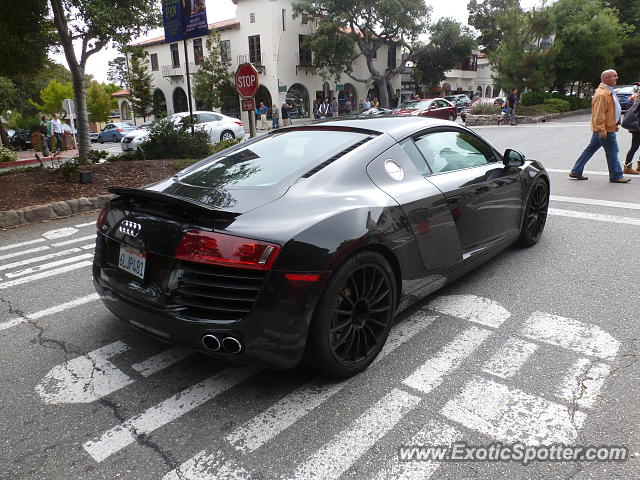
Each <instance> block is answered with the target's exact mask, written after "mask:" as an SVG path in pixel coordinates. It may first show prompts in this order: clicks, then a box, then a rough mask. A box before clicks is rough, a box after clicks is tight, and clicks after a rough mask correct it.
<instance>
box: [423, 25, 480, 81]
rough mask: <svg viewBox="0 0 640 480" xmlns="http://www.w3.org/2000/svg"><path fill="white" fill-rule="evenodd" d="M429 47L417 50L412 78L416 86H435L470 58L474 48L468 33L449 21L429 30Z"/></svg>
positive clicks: (473, 40)
mask: <svg viewBox="0 0 640 480" xmlns="http://www.w3.org/2000/svg"><path fill="white" fill-rule="evenodd" d="M429 31H430V33H431V38H430V39H429V43H428V44H426V45H423V46H420V47H418V48H416V52H415V55H414V61H413V62H414V68H413V72H412V76H413V78H414V80H416V82H418V83H419V84H423V85H427V86H429V87H434V86H438V85H439V84H440V82H441V81H442V80H444V79H445V78H446V77H445V72H446V71H447V70H451V69H452V68H454V67H455V66H456V65H458V64H460V62H461V61H462V60H464V59H465V58H467V57H468V56H469V55H471V52H472V50H473V49H474V48H475V46H476V42H475V39H474V36H473V34H472V33H471V30H470V29H469V28H468V27H466V26H464V25H462V24H461V23H460V22H457V21H455V20H453V19H451V18H443V19H440V20H438V21H437V22H436V23H435V24H434V25H432V26H431V27H429Z"/></svg>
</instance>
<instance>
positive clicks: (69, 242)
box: [52, 234, 96, 247]
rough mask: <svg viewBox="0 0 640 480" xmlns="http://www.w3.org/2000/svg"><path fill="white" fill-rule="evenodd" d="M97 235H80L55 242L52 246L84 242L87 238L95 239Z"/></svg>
mask: <svg viewBox="0 0 640 480" xmlns="http://www.w3.org/2000/svg"><path fill="white" fill-rule="evenodd" d="M95 238H96V235H95V234H93V235H87V236H85V237H79V238H72V239H71V240H65V241H64V242H58V243H54V244H53V245H52V246H54V247H62V246H64V245H69V244H71V243H78V242H84V241H85V240H91V239H93V240H95Z"/></svg>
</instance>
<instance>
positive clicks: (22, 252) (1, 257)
mask: <svg viewBox="0 0 640 480" xmlns="http://www.w3.org/2000/svg"><path fill="white" fill-rule="evenodd" d="M49 248H50V247H48V246H47V245H43V246H41V247H35V248H28V249H26V250H20V251H19V252H12V253H7V254H5V255H0V260H6V259H8V258H16V257H21V256H23V255H27V254H29V253H35V252H42V251H43V250H49Z"/></svg>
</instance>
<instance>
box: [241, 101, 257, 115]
mask: <svg viewBox="0 0 640 480" xmlns="http://www.w3.org/2000/svg"><path fill="white" fill-rule="evenodd" d="M255 109H256V101H255V99H253V98H246V99H243V100H242V111H243V112H253V111H254V110H255Z"/></svg>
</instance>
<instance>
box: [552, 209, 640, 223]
mask: <svg viewBox="0 0 640 480" xmlns="http://www.w3.org/2000/svg"><path fill="white" fill-rule="evenodd" d="M548 213H549V215H556V216H559V217H570V218H579V219H582V220H594V221H596V222H609V223H621V224H626V225H640V218H634V217H621V216H618V215H603V214H601V213H589V212H578V211H575V210H563V209H559V208H550V209H549V211H548Z"/></svg>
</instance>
